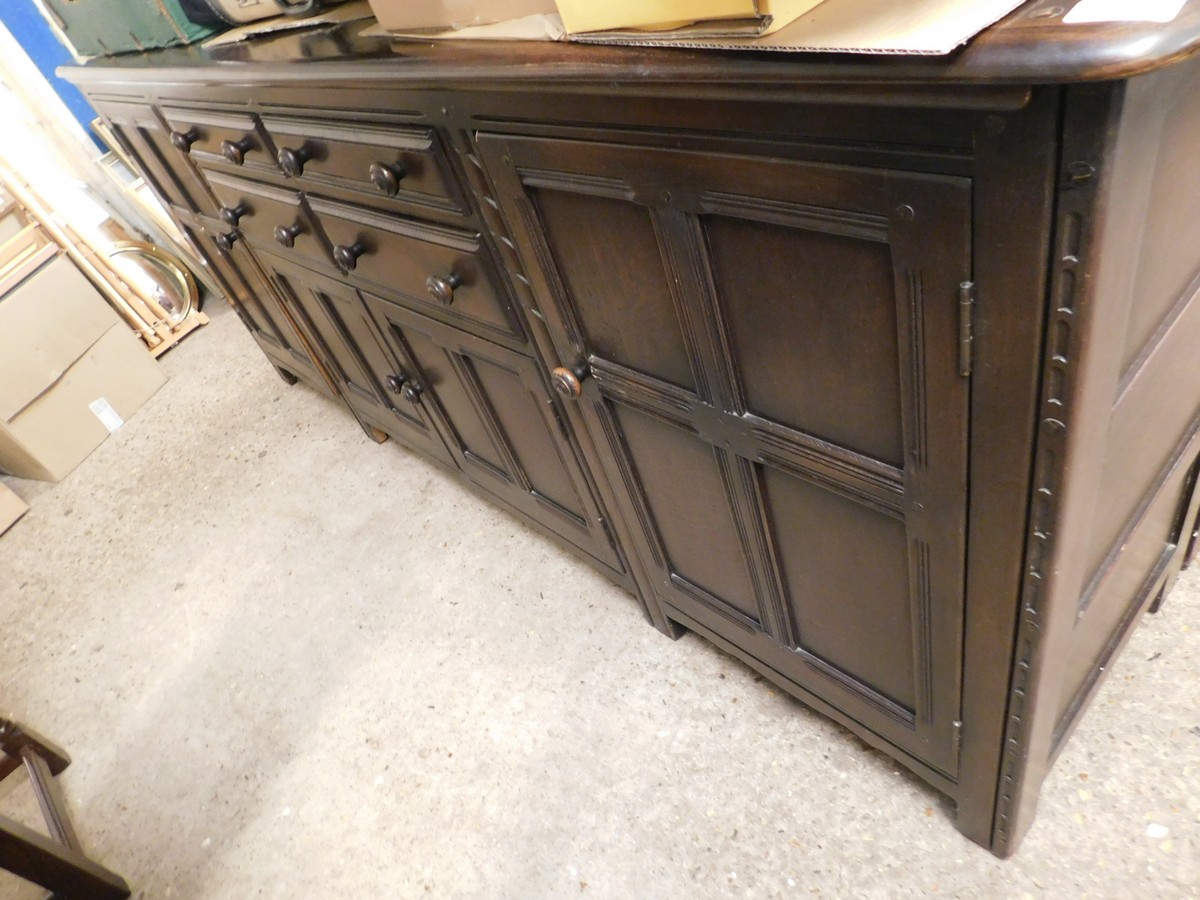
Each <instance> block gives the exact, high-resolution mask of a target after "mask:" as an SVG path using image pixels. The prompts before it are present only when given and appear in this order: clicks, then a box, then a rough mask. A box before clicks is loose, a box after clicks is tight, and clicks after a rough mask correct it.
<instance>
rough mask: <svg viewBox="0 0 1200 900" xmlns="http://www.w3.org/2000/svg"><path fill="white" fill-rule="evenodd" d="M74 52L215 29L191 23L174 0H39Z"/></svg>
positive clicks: (143, 44)
mask: <svg viewBox="0 0 1200 900" xmlns="http://www.w3.org/2000/svg"><path fill="white" fill-rule="evenodd" d="M42 3H43V4H44V8H45V9H46V11H47V14H48V15H49V17H50V18H51V19H53V20H54V21H55V24H57V25H58V27H59V28H60V29H62V32H63V34H65V35H66V38H67V40H68V41H69V42H70V43H71V46H73V47H74V48H75V53H76V54H77V55H78V56H111V55H113V54H115V53H130V52H136V51H138V50H156V49H158V48H160V47H172V46H174V45H176V44H191V43H193V42H194V41H201V40H204V38H206V37H208V36H209V35H213V34H216V33H217V30H216V29H214V28H209V27H208V26H205V25H194V24H192V23H191V22H190V21H188V17H187V16H186V15H184V13H183V8H182V7H181V6H180V5H179V0H42Z"/></svg>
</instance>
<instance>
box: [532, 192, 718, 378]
mask: <svg viewBox="0 0 1200 900" xmlns="http://www.w3.org/2000/svg"><path fill="white" fill-rule="evenodd" d="M531 196H532V198H533V202H534V204H535V206H536V207H537V209H538V212H539V214H540V216H541V219H542V221H543V222H545V228H546V239H547V241H548V242H549V244H550V249H551V252H552V253H553V254H554V259H555V262H556V263H557V267H558V271H559V272H560V273H561V275H562V279H563V282H564V288H565V289H566V292H567V294H568V295H569V296H570V298H571V312H573V313H575V317H576V318H575V320H574V321H572V320H571V319H568V324H569V325H570V326H571V327H572V330H573V331H577V332H578V333H579V337H580V339H581V340H582V341H583V342H585V343H586V344H587V346H589V347H592V348H593V349H594V350H595V352H596V353H597V354H598V355H600V356H602V357H604V358H605V359H611V360H612V361H613V362H618V363H620V364H621V365H624V366H628V367H629V368H631V369H636V370H637V371H639V372H645V373H646V374H648V375H654V376H656V377H658V378H662V379H663V380H665V381H669V382H671V383H672V384H677V385H681V386H683V387H693V386H694V385H695V383H696V382H695V378H693V377H692V369H691V363H690V362H689V360H688V353H687V347H686V345H685V344H684V340H683V329H682V327H681V325H680V322H679V316H678V314H677V312H676V310H675V304H674V301H673V300H672V297H671V289H670V285H669V284H668V281H667V273H666V272H665V271H663V267H662V258H661V256H660V255H659V252H658V241H657V238H656V237H655V233H654V223H653V221H652V219H651V217H650V215H649V213H648V211H647V210H645V209H643V208H641V207H638V206H635V205H633V204H631V203H629V202H628V201H626V200H619V199H614V198H611V197H594V196H587V195H580V194H571V193H567V192H563V191H554V190H549V189H546V190H542V189H535V190H533V191H531ZM579 222H587V223H589V227H587V228H585V229H579V228H576V227H575V223H579ZM559 236H561V237H562V238H563V239H562V240H559ZM568 237H569V239H567V238H568ZM617 259H619V260H621V263H622V264H621V266H620V267H616V268H614V266H613V261H614V260H617Z"/></svg>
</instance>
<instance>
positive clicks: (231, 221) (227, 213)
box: [221, 203, 253, 227]
mask: <svg viewBox="0 0 1200 900" xmlns="http://www.w3.org/2000/svg"><path fill="white" fill-rule="evenodd" d="M252 212H253V210H251V209H250V207H249V206H247V205H246V204H245V203H239V204H238V205H237V206H223V207H221V221H222V222H224V223H225V224H226V225H230V226H234V227H236V226H237V223H238V220H240V219H241V218H242V216H245V215H249V214H251V213H252Z"/></svg>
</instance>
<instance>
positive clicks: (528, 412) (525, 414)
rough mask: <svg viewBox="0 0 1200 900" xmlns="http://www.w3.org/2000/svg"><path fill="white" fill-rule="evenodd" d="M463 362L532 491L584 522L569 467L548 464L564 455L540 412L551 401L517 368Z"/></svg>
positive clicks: (476, 360) (481, 361) (476, 359)
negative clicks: (538, 392)
mask: <svg viewBox="0 0 1200 900" xmlns="http://www.w3.org/2000/svg"><path fill="white" fill-rule="evenodd" d="M463 362H464V365H465V367H466V369H467V371H468V372H470V373H472V374H473V375H474V378H475V380H476V381H477V382H478V384H479V387H480V389H481V390H482V392H483V394H484V397H485V399H486V401H487V404H488V405H489V406H490V407H491V409H492V411H493V413H494V414H495V416H496V419H497V421H498V422H499V424H500V427H501V429H502V430H503V432H504V434H505V436H506V437H507V439H508V442H509V444H510V448H509V449H510V450H511V451H512V454H513V456H514V458H515V461H516V463H517V465H518V466H519V467H520V469H521V471H523V472H524V473H525V474H526V476H527V477H528V479H529V486H530V488H531V490H532V492H533V493H534V494H536V495H539V496H541V497H544V498H545V499H546V500H548V501H550V502H551V503H553V504H555V505H556V506H558V507H560V508H562V509H564V510H567V511H569V512H571V513H573V514H574V515H575V516H576V517H578V518H581V519H582V518H585V517H586V516H587V515H588V511H587V508H586V506H585V505H584V503H583V499H582V497H581V496H580V488H579V487H578V486H577V485H576V484H575V482H574V481H573V480H572V477H571V473H570V471H569V470H568V467H567V465H566V464H565V463H564V464H562V465H555V464H553V462H551V463H550V464H547V462H546V461H547V460H550V461H555V460H559V461H561V458H562V456H563V451H562V450H561V449H560V448H559V447H558V446H556V444H555V440H554V438H553V436H552V435H551V432H550V429H549V428H548V427H547V424H546V419H545V415H544V414H543V412H542V409H541V407H542V406H546V405H548V403H549V402H550V401H549V400H547V399H544V398H543V399H539V396H538V394H537V393H535V392H533V391H530V390H529V389H528V388H527V387H526V386H525V384H524V382H523V381H522V380H521V377H520V375H519V374H518V373H517V372H515V371H513V370H512V369H509V368H506V367H504V366H503V365H500V364H498V363H494V362H491V361H490V360H488V359H485V358H483V357H478V356H477V357H474V358H470V359H464V361H463Z"/></svg>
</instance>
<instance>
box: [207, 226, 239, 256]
mask: <svg viewBox="0 0 1200 900" xmlns="http://www.w3.org/2000/svg"><path fill="white" fill-rule="evenodd" d="M239 237H241V235H239V234H238V233H237V232H236V231H227V232H225V233H224V234H218V235H217V236H216V237H215V238H213V243H215V244H216V245H217V246H218V247H220V248H221V249H222V250H224V251H225V252H226V253H228V252H229V251H230V250H232V249H233V245H234V244H235V243H236V242H237V239H238V238H239Z"/></svg>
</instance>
